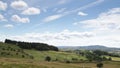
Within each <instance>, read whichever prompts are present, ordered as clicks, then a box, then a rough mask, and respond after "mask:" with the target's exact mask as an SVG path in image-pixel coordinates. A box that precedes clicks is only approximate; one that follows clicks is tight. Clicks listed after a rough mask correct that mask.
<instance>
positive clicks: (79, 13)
mask: <svg viewBox="0 0 120 68" xmlns="http://www.w3.org/2000/svg"><path fill="white" fill-rule="evenodd" d="M78 15H80V16H87V15H88V14H86V13H84V12H78Z"/></svg>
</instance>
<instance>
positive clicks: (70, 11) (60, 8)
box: [0, 0, 120, 48]
mask: <svg viewBox="0 0 120 68" xmlns="http://www.w3.org/2000/svg"><path fill="white" fill-rule="evenodd" d="M119 3H120V1H119V0H60V1H58V0H52V1H49V0H0V41H4V40H5V39H6V38H8V39H12V40H17V41H25V42H39V43H47V44H50V45H54V46H80V45H82V46H88V45H103V46H106V47H115V48H120V4H119Z"/></svg>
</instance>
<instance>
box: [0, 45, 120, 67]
mask: <svg viewBox="0 0 120 68" xmlns="http://www.w3.org/2000/svg"><path fill="white" fill-rule="evenodd" d="M81 53H82V52H81ZM81 53H80V54H77V53H76V52H74V51H39V50H35V49H22V48H20V47H19V46H16V45H13V44H7V43H0V68H13V67H15V68H68V67H69V68H82V67H83V65H84V67H85V68H95V67H96V63H94V62H88V59H89V58H86V57H85V55H87V54H89V55H92V54H93V53H91V52H88V51H84V53H85V55H84V56H82V54H81ZM46 56H49V57H50V58H51V61H50V62H47V61H45V58H46ZM93 56H94V55H93ZM105 57H108V58H109V57H111V56H107V55H106V56H105ZM111 58H112V59H113V60H114V62H113V61H104V62H103V63H104V65H105V66H104V67H105V68H117V67H119V61H118V60H120V58H119V57H111ZM116 61H117V62H116ZM113 64H114V65H113Z"/></svg>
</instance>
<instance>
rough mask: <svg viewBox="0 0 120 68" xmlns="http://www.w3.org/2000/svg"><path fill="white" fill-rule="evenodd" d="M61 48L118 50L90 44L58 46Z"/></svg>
mask: <svg viewBox="0 0 120 68" xmlns="http://www.w3.org/2000/svg"><path fill="white" fill-rule="evenodd" d="M58 48H59V49H62V50H103V51H114V52H115V51H120V48H112V47H106V46H102V45H90V46H58Z"/></svg>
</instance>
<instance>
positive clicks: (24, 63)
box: [0, 58, 120, 68]
mask: <svg viewBox="0 0 120 68" xmlns="http://www.w3.org/2000/svg"><path fill="white" fill-rule="evenodd" d="M83 66H84V68H96V63H76V64H74V63H70V64H67V63H59V62H45V61H35V60H30V59H29V60H28V59H15V58H0V68H83ZM118 67H120V63H119V62H104V68H118Z"/></svg>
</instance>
